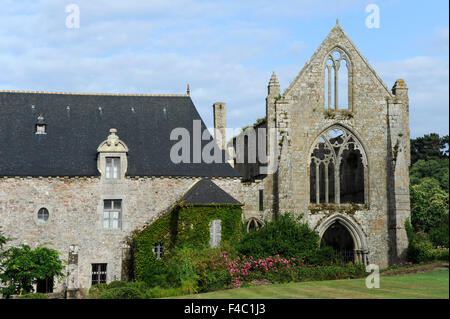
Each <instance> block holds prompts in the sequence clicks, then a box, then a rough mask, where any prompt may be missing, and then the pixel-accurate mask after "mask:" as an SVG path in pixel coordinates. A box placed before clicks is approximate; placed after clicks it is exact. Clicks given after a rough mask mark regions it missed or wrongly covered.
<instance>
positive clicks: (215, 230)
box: [209, 219, 222, 248]
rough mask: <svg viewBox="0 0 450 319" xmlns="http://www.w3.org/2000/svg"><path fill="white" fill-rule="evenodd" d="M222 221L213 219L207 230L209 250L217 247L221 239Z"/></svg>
mask: <svg viewBox="0 0 450 319" xmlns="http://www.w3.org/2000/svg"><path fill="white" fill-rule="evenodd" d="M221 223H222V221H221V220H220V219H214V220H213V221H212V222H211V224H210V228H209V233H210V240H209V245H210V246H211V248H215V247H217V246H219V244H220V240H221V239H222V225H221Z"/></svg>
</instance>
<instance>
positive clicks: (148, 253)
mask: <svg viewBox="0 0 450 319" xmlns="http://www.w3.org/2000/svg"><path fill="white" fill-rule="evenodd" d="M241 218H242V209H241V206H240V205H217V206H215V205H208V206H204V205H203V206H199V205H185V204H184V203H179V204H177V205H176V206H175V207H174V208H173V209H172V210H171V211H169V212H168V213H167V214H166V215H164V216H162V217H160V218H159V219H157V220H156V221H154V222H153V223H152V224H151V225H149V226H148V227H146V228H145V229H143V230H142V231H139V232H136V233H135V234H134V235H133V244H134V275H135V279H137V280H143V281H147V282H148V281H150V280H151V277H153V276H155V275H157V274H158V273H161V272H162V267H164V258H163V259H157V258H156V255H155V253H154V251H153V249H154V246H155V244H156V243H162V244H163V245H164V247H165V255H166V254H167V253H168V252H170V251H171V250H172V249H174V248H176V247H179V246H188V247H193V248H202V247H205V248H206V247H208V245H209V240H210V233H209V228H210V222H211V221H212V220H214V219H220V220H221V225H222V233H221V242H237V241H239V240H240V239H241V237H242V227H241V222H242V221H241Z"/></svg>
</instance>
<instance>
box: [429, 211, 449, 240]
mask: <svg viewBox="0 0 450 319" xmlns="http://www.w3.org/2000/svg"><path fill="white" fill-rule="evenodd" d="M448 228H449V227H448V214H447V216H443V218H442V220H441V222H440V223H439V225H438V226H437V227H435V228H432V229H431V230H430V232H429V233H428V236H429V238H430V240H431V242H432V243H433V244H434V246H441V247H447V248H448V247H449V245H448V244H449V229H448Z"/></svg>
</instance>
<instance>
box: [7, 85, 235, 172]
mask: <svg viewBox="0 0 450 319" xmlns="http://www.w3.org/2000/svg"><path fill="white" fill-rule="evenodd" d="M33 105H34V108H33V107H32V106H33ZM67 106H69V109H68V108H67ZM99 108H101V110H100V109H99ZM40 113H42V115H43V117H44V122H45V123H46V125H47V128H46V131H47V134H46V135H37V134H35V126H36V124H37V118H38V116H39V114H40ZM193 120H201V118H200V115H199V114H198V112H197V110H196V108H195V106H194V104H193V102H192V100H191V98H190V97H189V96H182V95H180V96H149V95H107V94H102V95H98V94H78V93H77V94H73V93H67V94H60V93H27V92H0V176H97V175H99V172H98V170H97V147H98V146H99V144H100V143H101V142H102V141H104V140H105V139H106V138H107V136H108V135H109V129H110V128H116V129H117V135H118V136H119V138H120V139H121V140H122V141H124V142H125V144H127V146H128V148H129V153H128V170H127V175H128V176H214V177H218V176H224V177H225V176H226V177H233V176H240V175H239V173H238V172H237V171H235V170H234V169H233V168H232V167H231V166H230V165H229V164H227V163H212V164H207V163H204V162H202V163H192V154H191V163H180V164H174V163H173V162H172V161H171V160H170V149H171V147H172V146H173V145H174V144H175V143H177V141H171V140H170V132H171V131H172V129H173V128H176V127H184V128H186V129H187V130H188V131H189V132H190V134H191V139H192V138H193V134H192V131H193V129H192V121H193ZM201 124H202V131H203V130H204V129H205V128H206V126H205V124H204V123H203V121H202V122H201ZM211 139H212V138H211ZM208 142H209V141H202V146H204V145H206V144H207V143H208ZM191 152H192V145H191Z"/></svg>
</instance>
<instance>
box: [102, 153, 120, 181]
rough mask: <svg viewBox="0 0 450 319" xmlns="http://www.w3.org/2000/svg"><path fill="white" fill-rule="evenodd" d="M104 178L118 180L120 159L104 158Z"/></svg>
mask: <svg viewBox="0 0 450 319" xmlns="http://www.w3.org/2000/svg"><path fill="white" fill-rule="evenodd" d="M105 174H106V178H108V179H117V178H120V157H107V158H106V171H105Z"/></svg>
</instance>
